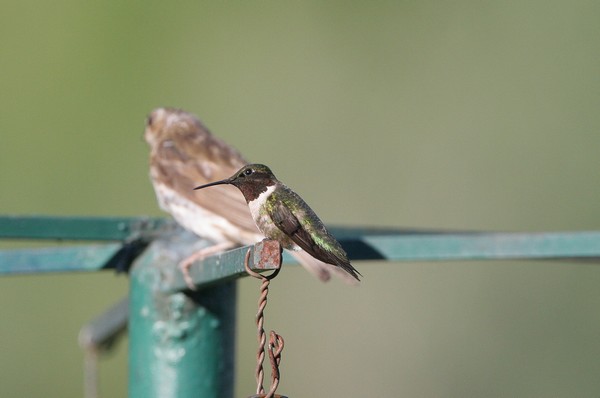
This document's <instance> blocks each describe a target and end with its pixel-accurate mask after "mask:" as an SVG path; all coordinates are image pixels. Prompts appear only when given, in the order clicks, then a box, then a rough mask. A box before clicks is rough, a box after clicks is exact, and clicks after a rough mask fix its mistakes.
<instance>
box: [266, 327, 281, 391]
mask: <svg viewBox="0 0 600 398" xmlns="http://www.w3.org/2000/svg"><path fill="white" fill-rule="evenodd" d="M283 346H284V341H283V337H281V336H280V335H278V334H277V333H275V331H274V330H271V333H270V335H269V361H270V362H271V389H270V390H269V393H268V394H267V398H271V397H273V396H274V395H275V391H276V390H277V387H278V386H279V379H280V375H279V363H280V362H281V351H283Z"/></svg>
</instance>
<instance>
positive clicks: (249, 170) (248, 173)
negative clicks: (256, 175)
mask: <svg viewBox="0 0 600 398" xmlns="http://www.w3.org/2000/svg"><path fill="white" fill-rule="evenodd" d="M244 174H246V175H247V176H249V175H250V174H252V169H246V170H244Z"/></svg>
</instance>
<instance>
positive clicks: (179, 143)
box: [144, 108, 354, 289]
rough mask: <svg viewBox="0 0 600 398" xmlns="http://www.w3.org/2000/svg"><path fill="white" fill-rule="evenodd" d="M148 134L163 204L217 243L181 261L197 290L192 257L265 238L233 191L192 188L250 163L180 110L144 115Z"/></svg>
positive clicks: (317, 268)
mask: <svg viewBox="0 0 600 398" xmlns="http://www.w3.org/2000/svg"><path fill="white" fill-rule="evenodd" d="M144 138H145V140H146V142H147V143H148V145H149V147H150V179H151V181H152V185H153V187H154V191H155V194H156V197H157V200H158V204H159V206H160V208H161V209H162V210H164V211H166V212H167V213H169V214H171V216H173V218H174V219H175V221H176V222H177V223H178V224H179V225H181V226H182V227H183V228H185V229H187V230H189V231H191V232H192V233H194V234H195V235H197V236H199V237H202V238H205V239H209V240H210V241H212V242H214V244H213V245H212V246H209V247H207V248H205V249H202V250H200V251H197V252H195V253H192V254H191V255H189V256H187V257H186V258H184V259H183V260H182V261H181V262H180V264H179V268H180V270H181V272H182V274H183V276H184V280H185V282H186V284H187V285H188V287H189V288H190V289H194V284H193V281H192V278H191V276H190V273H189V272H190V268H191V266H192V265H193V263H194V261H197V260H200V259H202V258H205V257H207V256H210V255H212V254H216V253H219V252H221V251H224V250H228V249H232V248H234V247H236V246H241V245H250V244H254V243H256V242H259V241H260V240H262V239H264V238H265V236H264V235H263V234H262V233H261V232H260V231H259V229H258V228H257V226H256V224H255V222H254V220H253V218H252V215H251V213H250V211H249V209H248V206H247V204H246V201H245V200H244V198H243V197H242V196H241V195H240V194H239V193H238V192H237V191H236V190H235V189H232V188H227V187H215V188H214V189H212V190H209V191H208V192H205V193H204V194H202V195H198V194H196V193H195V192H194V191H193V190H192V188H193V187H194V186H196V185H198V184H199V183H208V182H210V181H214V180H217V179H223V178H226V177H228V176H231V175H232V174H233V173H234V172H236V171H237V170H238V169H240V168H241V167H243V166H244V165H246V164H248V162H247V161H246V160H245V159H244V157H243V156H242V155H241V154H240V153H239V152H238V151H237V150H236V149H234V148H233V147H231V146H230V145H228V144H227V143H226V142H225V141H223V140H221V139H220V138H218V137H216V136H215V135H213V134H212V133H211V132H210V131H209V130H208V128H206V127H205V126H204V125H203V124H202V122H201V121H200V120H199V119H198V118H197V117H196V116H194V115H192V114H191V113H188V112H186V111H184V110H181V109H175V108H157V109H155V110H153V111H152V112H151V113H150V115H148V117H147V119H146V129H145V131H144ZM291 254H292V255H293V256H294V257H295V258H296V260H298V262H299V263H301V264H302V265H303V266H304V267H305V268H306V269H307V270H308V271H310V272H311V273H312V274H314V275H315V276H317V277H318V278H319V279H320V280H322V281H327V280H329V279H330V274H331V272H334V273H336V274H338V275H340V276H342V277H343V279H344V280H345V281H347V282H352V281H353V280H354V279H353V278H346V275H347V274H346V273H345V272H338V268H336V267H333V266H331V265H329V264H326V263H323V262H321V261H318V260H317V259H315V258H314V257H313V256H311V255H309V254H308V253H306V252H304V251H294V252H291Z"/></svg>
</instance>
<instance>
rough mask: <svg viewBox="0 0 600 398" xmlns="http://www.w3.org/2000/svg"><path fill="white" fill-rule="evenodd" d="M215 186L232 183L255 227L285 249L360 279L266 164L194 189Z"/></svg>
mask: <svg viewBox="0 0 600 398" xmlns="http://www.w3.org/2000/svg"><path fill="white" fill-rule="evenodd" d="M216 185H233V186H234V187H236V188H237V189H239V190H240V191H241V193H242V195H243V196H244V198H245V199H246V203H247V204H248V207H249V208H250V213H251V214H252V218H253V219H254V222H256V226H257V227H258V229H259V230H260V231H261V232H262V233H263V235H264V236H265V237H266V238H267V239H271V240H276V241H278V242H279V243H280V244H281V246H282V247H283V248H285V249H288V250H292V251H304V252H306V253H308V254H309V255H311V256H312V257H313V258H315V259H317V260H319V261H321V262H323V263H326V264H330V265H333V266H335V267H338V268H339V269H341V270H343V271H344V272H346V273H347V274H348V275H350V276H351V277H352V278H354V279H355V280H356V281H360V279H359V275H361V274H360V273H359V272H358V271H357V270H356V269H355V268H354V267H353V266H352V265H351V264H350V260H348V256H347V255H346V252H345V251H344V249H343V248H342V246H341V245H340V243H339V242H338V241H337V240H336V239H335V238H334V237H333V235H331V234H330V233H329V231H327V228H325V225H324V224H323V222H322V221H321V220H320V219H319V217H318V216H317V215H316V214H315V212H314V211H313V210H312V209H311V208H310V207H309V206H308V205H307V204H306V202H305V201H304V200H303V199H302V198H301V197H300V196H299V195H298V194H297V193H296V192H294V191H292V190H291V189H290V188H288V187H287V186H286V185H285V184H283V183H282V182H281V181H279V180H278V179H277V178H276V177H275V175H274V174H273V172H272V171H271V169H269V168H268V167H267V166H265V165H264V164H248V165H246V166H244V167H242V168H241V169H240V170H238V171H237V172H236V173H235V174H233V175H232V176H231V177H229V178H226V179H223V180H219V181H214V182H211V183H208V184H204V185H200V186H197V187H196V188H194V189H195V190H198V189H204V188H208V187H212V186H216Z"/></svg>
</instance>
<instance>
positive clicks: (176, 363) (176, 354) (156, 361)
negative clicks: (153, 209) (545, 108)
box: [129, 234, 279, 398]
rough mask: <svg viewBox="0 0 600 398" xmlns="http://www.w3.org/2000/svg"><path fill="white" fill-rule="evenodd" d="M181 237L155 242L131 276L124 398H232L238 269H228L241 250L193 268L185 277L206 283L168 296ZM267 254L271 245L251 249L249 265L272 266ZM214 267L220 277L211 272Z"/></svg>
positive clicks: (184, 241) (183, 243) (184, 242)
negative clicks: (193, 277)
mask: <svg viewBox="0 0 600 398" xmlns="http://www.w3.org/2000/svg"><path fill="white" fill-rule="evenodd" d="M187 239H189V235H185V234H184V235H182V234H173V235H168V236H163V237H161V238H159V239H158V240H156V241H154V242H153V243H152V244H151V245H150V246H149V248H148V249H147V250H146V252H145V253H144V254H143V255H142V256H141V257H140V258H139V259H138V260H137V261H136V264H135V265H134V267H133V268H132V270H131V273H130V281H131V286H130V307H129V308H130V315H129V322H130V323H129V335H130V340H129V377H130V380H129V397H130V398H141V397H143V398H159V397H160V398H188V397H189V398H191V397H207V398H211V397H214V398H217V397H221V398H230V397H233V369H234V362H233V358H234V357H233V353H234V343H235V336H234V328H235V301H236V285H235V282H234V281H232V280H231V277H232V275H235V274H236V273H238V272H239V270H240V264H231V263H232V262H239V261H240V259H241V260H242V261H243V257H240V254H241V253H244V254H245V253H246V251H247V249H248V248H242V249H238V250H236V251H233V252H228V253H224V254H222V255H217V256H215V258H212V259H206V260H205V261H200V262H198V263H197V264H196V267H195V268H198V270H197V272H194V273H193V275H194V276H195V277H200V276H203V277H204V276H206V277H207V278H208V281H209V282H208V285H204V286H203V287H202V290H198V291H195V292H191V293H190V292H188V293H184V292H181V291H175V292H173V291H171V290H170V289H173V288H174V287H175V286H178V283H179V282H177V281H180V280H179V273H180V272H179V270H178V267H177V265H178V264H179V262H180V261H181V258H182V255H181V253H183V252H185V251H186V250H189V242H188V241H187ZM272 251H273V246H272V242H271V244H263V243H260V244H258V245H256V246H255V247H254V254H253V255H252V256H250V260H251V261H252V263H251V264H250V266H251V267H253V268H261V267H262V268H274V267H275V266H276V264H273V263H272V261H275V260H277V258H278V256H272ZM277 253H279V248H277ZM215 259H218V261H216V262H215V261H214V260H215ZM257 259H263V260H264V261H263V262H262V263H261V262H260V261H258V262H257V261H256V260H257ZM241 266H242V267H243V263H242V265H241ZM214 267H216V268H219V269H221V271H217V273H216V274H213V273H212V271H210V270H209V269H210V268H214ZM203 270H204V271H203ZM204 272H208V273H207V274H205V273H204ZM215 275H217V276H215ZM217 280H221V282H222V283H219V284H216V283H215V282H216V281H217Z"/></svg>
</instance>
